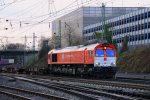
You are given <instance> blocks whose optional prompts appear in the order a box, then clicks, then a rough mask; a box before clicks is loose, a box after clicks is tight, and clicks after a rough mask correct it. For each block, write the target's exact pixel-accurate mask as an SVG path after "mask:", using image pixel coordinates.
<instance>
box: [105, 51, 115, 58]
mask: <svg viewBox="0 0 150 100" xmlns="http://www.w3.org/2000/svg"><path fill="white" fill-rule="evenodd" d="M106 56H107V57H113V56H115V52H114V50H106Z"/></svg>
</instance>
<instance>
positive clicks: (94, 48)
mask: <svg viewBox="0 0 150 100" xmlns="http://www.w3.org/2000/svg"><path fill="white" fill-rule="evenodd" d="M48 69H49V71H50V72H51V73H63V74H72V75H93V76H100V77H104V78H105V77H109V78H112V77H114V76H115V73H116V69H117V67H116V48H115V46H114V45H113V44H108V43H96V44H91V45H86V46H84V45H79V46H71V47H66V48H61V49H53V50H51V51H49V52H48Z"/></svg>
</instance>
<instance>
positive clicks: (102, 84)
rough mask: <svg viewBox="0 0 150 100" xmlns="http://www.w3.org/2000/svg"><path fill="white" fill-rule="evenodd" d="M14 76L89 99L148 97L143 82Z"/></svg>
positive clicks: (148, 92) (149, 97) (147, 91)
mask: <svg viewBox="0 0 150 100" xmlns="http://www.w3.org/2000/svg"><path fill="white" fill-rule="evenodd" d="M15 77H16V78H18V79H20V80H24V81H28V82H32V83H34V84H38V85H42V86H45V87H48V88H53V89H57V90H60V91H64V92H67V93H72V94H75V95H78V96H81V97H83V98H86V99H90V100H97V99H99V98H101V97H106V98H112V99H118V100H120V99H121V100H135V99H150V86H149V85H144V84H133V83H123V82H114V81H102V80H89V79H88V80H87V79H75V78H64V77H42V76H38V78H37V76H30V77H29V76H24V77H25V78H22V76H21V77H18V76H17V75H15ZM33 77H34V78H33ZM97 86H99V87H97ZM135 91H136V92H135Z"/></svg>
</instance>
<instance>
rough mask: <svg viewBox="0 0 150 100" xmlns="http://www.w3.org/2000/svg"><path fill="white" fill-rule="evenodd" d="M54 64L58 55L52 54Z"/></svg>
mask: <svg viewBox="0 0 150 100" xmlns="http://www.w3.org/2000/svg"><path fill="white" fill-rule="evenodd" d="M52 62H57V54H56V53H54V54H52Z"/></svg>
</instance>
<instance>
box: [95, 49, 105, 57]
mask: <svg viewBox="0 0 150 100" xmlns="http://www.w3.org/2000/svg"><path fill="white" fill-rule="evenodd" d="M96 56H97V57H104V50H96Z"/></svg>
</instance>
